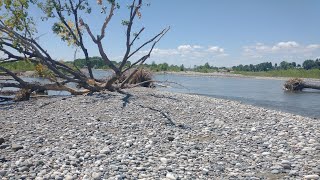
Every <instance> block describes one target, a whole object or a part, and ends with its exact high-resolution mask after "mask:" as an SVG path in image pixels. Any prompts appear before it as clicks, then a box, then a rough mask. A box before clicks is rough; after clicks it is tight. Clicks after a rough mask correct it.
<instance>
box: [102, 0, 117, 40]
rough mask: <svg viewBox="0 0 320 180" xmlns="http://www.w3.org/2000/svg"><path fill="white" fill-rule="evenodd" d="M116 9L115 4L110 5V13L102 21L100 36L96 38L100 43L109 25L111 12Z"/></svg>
mask: <svg viewBox="0 0 320 180" xmlns="http://www.w3.org/2000/svg"><path fill="white" fill-rule="evenodd" d="M115 9H116V4H115V3H112V5H111V8H110V12H109V15H108V16H107V17H106V19H105V20H104V23H103V25H102V28H101V35H100V36H99V37H98V41H101V40H102V39H103V38H104V36H105V31H106V28H107V25H108V24H109V22H110V20H111V18H112V16H113V11H114V10H115Z"/></svg>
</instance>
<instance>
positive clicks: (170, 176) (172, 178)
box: [166, 172, 177, 180]
mask: <svg viewBox="0 0 320 180" xmlns="http://www.w3.org/2000/svg"><path fill="white" fill-rule="evenodd" d="M166 177H167V178H168V179H171V180H176V179H177V177H176V175H175V174H173V173H170V172H168V173H167V175H166Z"/></svg>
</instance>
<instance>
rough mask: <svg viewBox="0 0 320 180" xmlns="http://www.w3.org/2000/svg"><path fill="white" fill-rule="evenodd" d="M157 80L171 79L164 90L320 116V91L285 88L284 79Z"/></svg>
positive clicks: (173, 78) (183, 78)
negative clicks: (295, 90) (171, 82)
mask: <svg viewBox="0 0 320 180" xmlns="http://www.w3.org/2000/svg"><path fill="white" fill-rule="evenodd" d="M156 79H157V80H161V81H165V80H168V81H173V82H176V83H179V84H181V85H182V86H184V87H181V86H178V85H174V84H173V85H172V86H171V87H169V88H161V89H163V90H167V91H172V92H181V93H190V94H199V95H204V96H210V97H217V98H224V99H230V100H237V101H241V102H243V103H247V104H252V105H256V106H262V107H267V108H270V109H275V110H281V111H285V112H290V113H293V114H299V115H303V116H309V117H316V118H320V91H319V90H306V91H302V92H294V93H293V92H284V91H283V90H282V85H283V83H284V81H283V80H274V79H254V78H235V77H203V76H183V75H173V74H167V75H156Z"/></svg>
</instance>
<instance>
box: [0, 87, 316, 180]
mask: <svg viewBox="0 0 320 180" xmlns="http://www.w3.org/2000/svg"><path fill="white" fill-rule="evenodd" d="M0 115H1V116H0V178H2V179H39V180H40V179H67V180H71V179H95V180H97V179H168V180H174V179H248V180H249V179H250V180H255V179H319V175H320V123H319V119H311V118H306V117H302V116H298V115H293V114H289V113H283V112H279V111H275V110H269V109H265V108H261V107H254V106H251V105H246V104H242V103H241V102H236V101H229V100H222V99H215V98H208V97H203V96H197V95H186V94H178V93H169V92H161V91H159V90H152V89H144V88H136V89H131V90H127V91H126V93H124V94H120V93H114V92H113V93H112V92H106V93H94V94H92V95H87V96H77V97H56V98H43V99H37V100H31V101H28V102H20V103H16V104H11V105H2V106H0Z"/></svg>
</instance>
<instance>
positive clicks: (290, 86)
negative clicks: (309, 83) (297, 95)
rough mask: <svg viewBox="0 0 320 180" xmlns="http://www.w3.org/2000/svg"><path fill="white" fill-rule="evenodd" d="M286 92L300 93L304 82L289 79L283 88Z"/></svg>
mask: <svg viewBox="0 0 320 180" xmlns="http://www.w3.org/2000/svg"><path fill="white" fill-rule="evenodd" d="M283 88H284V90H286V91H302V90H303V88H304V81H303V80H302V79H299V78H294V79H289V80H288V81H286V82H285V83H284V86H283Z"/></svg>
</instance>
